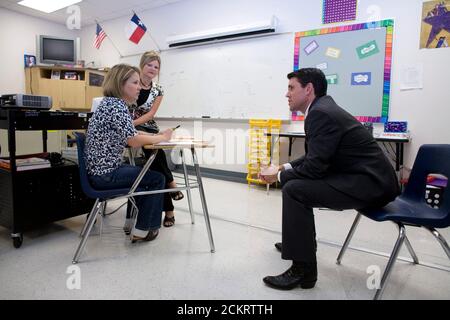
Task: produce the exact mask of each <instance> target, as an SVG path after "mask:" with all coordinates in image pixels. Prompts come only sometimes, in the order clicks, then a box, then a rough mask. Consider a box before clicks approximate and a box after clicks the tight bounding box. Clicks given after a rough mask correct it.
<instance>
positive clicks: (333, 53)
mask: <svg viewBox="0 0 450 320" xmlns="http://www.w3.org/2000/svg"><path fill="white" fill-rule="evenodd" d="M325 55H327V56H329V57H331V58H335V59H338V58H339V56H340V55H341V50H339V49H336V48H333V47H328V49H327V52H326V53H325Z"/></svg>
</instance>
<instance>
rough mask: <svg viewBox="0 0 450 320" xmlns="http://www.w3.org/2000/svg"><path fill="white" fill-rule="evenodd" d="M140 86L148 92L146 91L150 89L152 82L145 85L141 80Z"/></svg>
mask: <svg viewBox="0 0 450 320" xmlns="http://www.w3.org/2000/svg"><path fill="white" fill-rule="evenodd" d="M141 86H142V88H143V89H145V90H148V89H150V88H151V87H152V81H151V80H150V83H149V84H145V83H144V82H143V81H142V79H141Z"/></svg>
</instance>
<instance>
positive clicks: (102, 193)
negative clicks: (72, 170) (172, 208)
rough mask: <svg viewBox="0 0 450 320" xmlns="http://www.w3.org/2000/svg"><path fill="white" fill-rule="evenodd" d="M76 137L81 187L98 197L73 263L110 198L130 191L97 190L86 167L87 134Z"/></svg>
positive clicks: (73, 261)
mask: <svg viewBox="0 0 450 320" xmlns="http://www.w3.org/2000/svg"><path fill="white" fill-rule="evenodd" d="M74 135H75V139H76V142H77V149H78V167H79V171H80V181H81V188H82V190H83V192H84V193H85V194H86V196H88V197H89V198H91V199H96V200H95V204H94V207H93V208H92V210H91V212H90V214H89V218H88V219H87V220H86V223H85V224H84V227H83V231H81V241H80V244H79V245H78V248H77V250H76V252H75V255H74V257H73V260H72V263H74V264H75V263H78V260H79V258H80V255H81V253H82V252H83V249H84V247H85V245H86V242H87V239H88V237H89V234H90V233H91V230H92V227H93V226H94V223H95V221H96V219H97V216H98V215H100V216H101V215H103V214H104V211H105V208H106V203H107V201H109V200H112V199H118V198H121V197H125V196H126V195H127V194H128V193H129V192H130V188H125V189H109V190H97V189H94V188H93V187H92V186H91V183H90V181H89V178H88V173H87V168H86V162H85V153H84V149H85V141H86V136H85V134H84V133H81V132H75V133H74ZM130 200H131V202H132V204H133V202H134V201H133V199H131V198H130ZM133 207H134V208H133V210H132V212H133V215H132V216H133V217H134V216H135V215H136V213H137V207H136V206H135V205H134V206H133Z"/></svg>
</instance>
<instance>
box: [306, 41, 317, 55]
mask: <svg viewBox="0 0 450 320" xmlns="http://www.w3.org/2000/svg"><path fill="white" fill-rule="evenodd" d="M318 47H319V44H318V43H317V42H316V41H312V42H311V43H309V44H308V45H307V46H306V47H305V49H303V50H304V51H305V53H306V54H307V55H308V56H309V55H310V54H311V53H313V52H314V50H316V49H317V48H318Z"/></svg>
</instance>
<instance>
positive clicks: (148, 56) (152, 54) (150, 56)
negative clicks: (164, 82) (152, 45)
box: [139, 50, 161, 70]
mask: <svg viewBox="0 0 450 320" xmlns="http://www.w3.org/2000/svg"><path fill="white" fill-rule="evenodd" d="M155 60H156V61H158V63H159V69H161V58H160V57H159V54H158V52H156V51H153V50H152V51H147V52H144V54H143V55H142V56H141V61H140V62H139V68H141V70H142V69H144V66H145V65H146V64H147V63H149V62H152V61H155Z"/></svg>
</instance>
